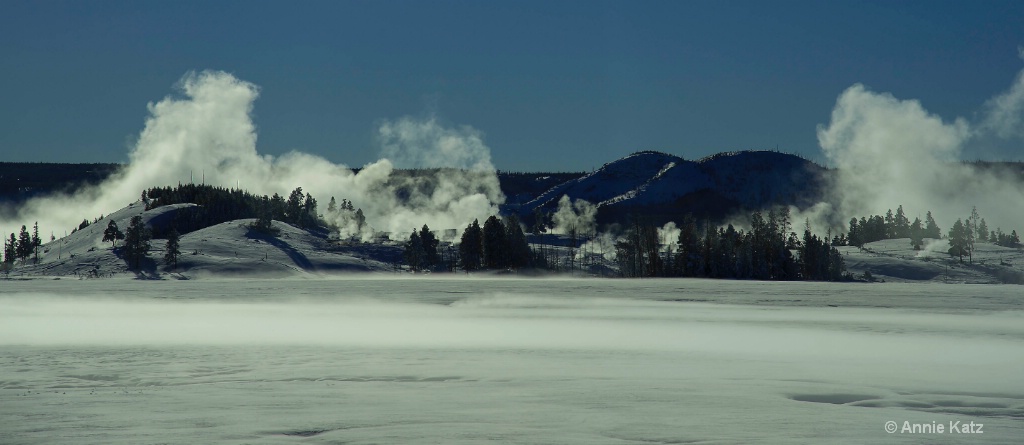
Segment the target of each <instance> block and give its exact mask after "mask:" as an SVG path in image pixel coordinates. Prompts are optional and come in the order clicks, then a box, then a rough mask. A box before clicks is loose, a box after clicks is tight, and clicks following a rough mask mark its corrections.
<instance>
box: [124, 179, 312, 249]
mask: <svg viewBox="0 0 1024 445" xmlns="http://www.w3.org/2000/svg"><path fill="white" fill-rule="evenodd" d="M142 201H143V203H144V204H145V206H146V210H151V209H155V208H158V207H161V206H165V205H171V204H185V203H192V204H197V205H198V206H199V207H198V208H196V209H194V210H193V211H191V212H182V213H181V214H179V216H178V217H177V218H176V219H175V221H174V223H173V224H172V225H171V227H168V228H164V229H160V230H155V231H154V233H153V235H154V236H155V237H157V238H163V237H166V233H163V232H162V230H170V229H172V228H173V229H174V230H177V231H178V232H179V233H189V232H192V231H195V230H199V229H203V228H206V227H210V226H213V225H216V224H220V223H223V222H227V221H232V220H236V219H244V218H255V219H256V221H255V222H254V223H253V226H252V227H253V228H254V229H257V230H262V231H265V232H270V231H271V221H273V220H277V221H282V222H285V223H288V224H291V225H293V226H296V227H299V228H303V229H313V228H316V227H325V226H326V225H327V224H326V223H325V222H324V221H323V218H322V217H321V216H320V215H319V214H318V213H317V200H316V198H314V197H313V196H312V195H310V194H309V193H305V192H303V190H302V187H296V188H295V190H292V192H291V193H290V194H289V195H288V198H287V199H285V198H282V197H281V196H280V195H278V194H277V193H275V194H274V195H273V196H266V195H263V196H260V195H255V194H251V193H249V192H246V191H244V190H239V189H226V188H222V187H214V186H211V185H197V184H184V185H183V184H178V186H177V187H154V188H151V189H148V190H145V191H143V192H142Z"/></svg>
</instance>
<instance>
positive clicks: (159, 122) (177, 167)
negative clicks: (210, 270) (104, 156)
mask: <svg viewBox="0 0 1024 445" xmlns="http://www.w3.org/2000/svg"><path fill="white" fill-rule="evenodd" d="M177 89H178V91H179V93H180V94H178V95H172V96H167V97H165V98H164V99H162V100H160V101H158V102H156V103H150V104H149V105H148V110H149V116H148V117H147V118H146V122H145V127H144V129H143V130H142V132H141V133H140V134H139V137H138V140H137V142H136V143H135V145H134V147H133V148H132V149H131V152H130V154H129V162H128V164H127V165H126V166H125V168H124V169H122V170H121V171H120V172H118V173H116V174H114V175H112V176H111V177H110V178H108V179H107V180H106V181H104V182H103V183H101V184H99V185H98V186H95V187H89V188H84V189H82V190H80V191H77V192H76V193H74V194H72V195H65V194H57V195H51V196H46V197H41V198H36V199H32V200H30V201H28V202H27V203H25V204H24V205H23V206H21V207H20V208H19V209H17V210H16V211H14V212H13V213H14V214H13V216H11V217H8V218H5V219H4V220H3V221H0V228H4V230H11V228H14V227H17V226H20V225H22V224H26V225H31V224H32V222H34V221H39V224H40V229H41V232H42V233H49V232H50V231H53V232H54V233H60V232H61V231H62V230H64V229H71V228H72V227H75V226H77V225H78V223H79V222H80V221H81V220H82V219H83V218H88V219H92V218H95V217H98V216H99V215H101V214H107V213H110V212H113V211H115V210H117V209H120V208H122V207H124V206H126V205H128V204H129V203H131V202H134V201H137V200H138V199H139V197H140V194H141V192H142V190H144V189H147V188H149V187H154V186H173V185H175V184H178V183H188V182H189V181H194V182H195V183H200V182H201V181H202V182H205V183H206V184H209V185H215V186H221V187H229V188H234V187H236V186H238V187H240V188H242V189H245V190H248V191H250V192H253V193H257V194H266V195H273V194H274V193H278V194H280V195H282V196H284V197H287V195H288V193H289V192H290V191H291V190H293V189H295V188H296V187H302V188H303V191H305V192H308V193H310V194H312V195H313V196H314V197H316V198H317V200H318V201H319V204H320V206H321V208H320V211H321V212H323V211H324V210H325V209H326V205H327V202H328V200H329V199H330V197H332V196H333V197H336V198H337V200H339V201H340V200H342V199H348V200H349V201H351V202H352V204H353V205H354V206H355V207H357V208H362V209H363V212H364V214H365V216H366V223H367V224H368V226H369V227H370V228H372V229H375V230H379V231H387V232H402V233H404V232H406V231H409V230H412V229H413V228H418V227H421V226H422V225H423V224H429V225H430V226H431V228H434V229H435V230H438V229H461V228H463V227H465V226H466V225H467V224H468V223H469V222H471V221H472V220H473V219H475V218H479V219H483V218H486V217H487V216H489V215H492V214H495V213H497V206H498V205H499V204H501V203H502V202H503V201H504V196H503V195H502V193H501V191H500V189H499V187H498V179H497V176H496V173H495V171H494V167H493V166H492V165H491V162H490V150H489V149H488V147H487V146H486V145H485V144H484V143H483V136H482V134H481V133H480V132H479V131H477V130H475V129H473V128H471V127H468V126H462V127H458V128H447V127H445V126H443V125H441V124H440V123H438V121H437V120H436V119H435V118H425V119H417V118H412V117H403V118H400V119H398V120H396V121H391V120H384V121H382V122H381V124H380V128H379V129H378V131H377V133H378V135H379V141H380V144H381V154H382V156H383V157H382V158H381V159H380V160H379V161H376V162H373V163H370V164H368V165H365V166H363V167H362V168H361V169H360V171H359V173H354V172H353V171H352V170H351V169H350V168H349V167H348V166H345V165H340V164H334V163H332V162H330V161H328V160H326V159H324V158H322V157H319V156H315V155H310V154H306V153H302V152H297V151H293V152H291V153H288V154H285V155H283V156H280V157H273V156H268V155H261V154H259V152H258V151H257V147H256V143H257V131H256V127H255V125H254V124H253V121H252V113H253V105H254V102H255V100H256V99H257V98H258V97H259V87H257V86H256V85H254V84H252V83H249V82H246V81H244V80H240V79H238V78H236V77H234V76H233V75H231V74H228V73H225V72H220V71H203V72H200V73H189V74H187V75H186V76H185V77H183V78H182V79H181V81H180V82H179V84H178V85H177ZM420 167H428V168H433V169H436V170H432V171H431V172H430V173H429V174H423V175H417V176H415V177H411V176H410V175H401V174H397V173H396V168H420ZM344 223H345V222H342V224H339V226H341V227H343V228H344V227H349V225H347V224H344ZM370 228H366V229H364V233H349V234H348V235H362V236H363V237H364V238H366V237H368V236H369V230H371V229H370Z"/></svg>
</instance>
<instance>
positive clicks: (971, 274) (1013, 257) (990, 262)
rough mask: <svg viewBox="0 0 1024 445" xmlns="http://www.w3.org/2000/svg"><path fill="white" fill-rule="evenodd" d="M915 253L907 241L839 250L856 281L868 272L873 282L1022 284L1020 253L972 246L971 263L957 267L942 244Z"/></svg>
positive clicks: (1022, 253)
mask: <svg viewBox="0 0 1024 445" xmlns="http://www.w3.org/2000/svg"><path fill="white" fill-rule="evenodd" d="M925 242H926V244H925V247H924V248H923V249H922V250H920V251H915V250H914V249H913V248H912V247H911V245H910V240H909V239H907V238H900V239H890V240H883V241H876V242H873V243H867V244H865V245H864V248H863V249H861V248H857V247H852V246H849V247H840V248H839V250H840V251H841V252H842V253H843V258H844V261H845V262H846V268H847V270H848V271H849V272H850V273H853V274H854V275H855V276H856V277H858V278H861V277H863V275H864V273H865V272H870V273H871V275H872V276H873V277H874V278H875V279H877V280H884V281H895V282H919V281H934V282H940V283H970V284H980V283H1012V284H1024V251H1022V250H1021V249H1018V248H1010V247H1002V246H997V245H994V244H989V243H978V244H975V251H974V258H973V261H971V260H969V259H968V258H967V257H964V262H963V263H960V261H959V259H958V258H952V257H950V256H949V254H948V253H946V250H947V249H948V248H949V244H948V243H947V242H946V240H933V239H927V240H925Z"/></svg>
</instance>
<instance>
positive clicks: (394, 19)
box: [0, 0, 1024, 171]
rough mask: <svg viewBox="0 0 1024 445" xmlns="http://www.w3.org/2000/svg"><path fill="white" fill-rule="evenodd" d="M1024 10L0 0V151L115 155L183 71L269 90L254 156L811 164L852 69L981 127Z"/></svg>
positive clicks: (1023, 24) (1002, 5) (877, 87)
mask: <svg viewBox="0 0 1024 445" xmlns="http://www.w3.org/2000/svg"><path fill="white" fill-rule="evenodd" d="M1020 45H1024V2H1020V1H1009V2H1001V1H984V2H967V1H963V2H947V1H905V2H904V1H882V2H860V1H858V2H839V1H825V2H822V1H815V2H794V1H782V2H777V1H771V2H768V1H757V2H726V1H708V2H697V1H671V2H655V1H625V2H601V1H542V2H530V1H526V2H498V1H357V2H352V1H330V2H316V1H309V2H259V1H244V2H236V1H203V2H193V1H174V2H169V1H168V2H156V1H131V2H110V1H89V2H81V1H76V2H66V3H65V2H47V1H32V2H23V1H11V0H3V1H2V2H0V55H2V56H0V160H2V161H53V162H124V161H126V160H127V153H128V146H129V144H130V143H131V140H132V139H133V138H134V137H135V136H136V135H137V134H138V132H139V131H140V130H141V129H142V127H143V125H144V120H145V118H146V116H147V111H146V104H147V103H148V102H155V101H158V100H160V99H161V98H163V97H165V96H167V95H169V94H172V93H173V92H174V85H175V83H176V82H177V81H178V80H179V79H180V78H181V77H182V76H183V75H184V74H185V73H187V72H188V71H191V70H204V69H213V70H224V71H227V72H230V73H232V74H234V75H235V76H237V77H238V78H240V79H244V80H247V81H249V82H252V83H254V84H256V85H259V86H260V88H261V95H260V98H259V100H257V102H256V105H255V111H254V119H255V122H256V125H257V127H258V132H259V142H258V147H259V151H260V152H261V153H265V154H273V155H277V154H281V153H284V152H286V151H289V150H300V151H305V152H309V153H315V154H318V155H321V156H323V157H325V158H327V159H329V160H331V161H334V162H339V163H345V164H348V165H351V166H359V165H362V164H365V163H367V162H370V161H372V160H375V159H377V157H378V147H377V144H376V142H375V140H374V134H375V131H376V128H377V126H378V125H379V123H380V122H381V121H382V120H384V119H397V118H400V117H402V116H426V115H436V116H437V118H438V119H440V120H441V121H442V122H444V123H446V124H447V125H452V126H458V125H470V126H472V127H474V128H476V129H478V130H480V131H482V132H483V133H484V135H485V142H486V143H487V145H488V146H489V147H490V148H491V149H492V155H493V159H494V164H495V165H496V166H497V167H498V168H499V169H502V170H520V171H523V170H527V171H539V170H544V171H552V170H590V169H592V168H594V167H598V166H600V165H601V164H603V163H605V162H608V161H611V160H614V159H616V158H619V157H621V156H624V155H626V154H628V153H630V152H633V151H637V150H645V149H650V150H660V151H665V152H670V153H674V154H678V155H681V156H684V157H687V158H697V157H701V156H704V155H708V154H712V153H716V152H720V151H730V150H743V149H769V148H775V147H778V148H779V149H780V150H784V151H791V152H797V153H800V154H803V155H805V156H808V157H811V158H812V159H821V156H820V155H819V154H818V153H819V148H818V143H817V136H816V127H817V126H818V125H819V124H827V123H828V120H829V117H830V113H831V110H832V108H833V106H834V105H835V101H836V98H837V97H838V96H839V94H840V93H842V92H843V90H845V89H846V88H848V87H849V86H851V85H852V84H854V83H862V84H864V85H866V86H867V87H868V88H870V89H872V90H874V91H879V92H890V93H892V94H893V95H895V96H896V97H898V98H901V99H919V100H920V101H921V102H922V104H923V105H924V107H925V108H926V109H928V110H929V111H931V112H933V113H936V114H938V115H940V116H941V117H943V118H944V119H947V120H952V119H954V118H956V117H958V116H962V117H965V118H967V119H971V118H972V116H974V115H975V113H977V112H979V109H980V107H981V105H982V104H983V103H984V102H985V100H987V99H988V98H990V97H992V96H994V95H996V94H998V93H1000V92H1002V91H1003V90H1005V89H1006V88H1007V87H1008V86H1009V85H1010V84H1011V83H1012V81H1013V79H1014V77H1015V76H1016V75H1017V72H1018V71H1020V70H1021V68H1024V61H1022V60H1021V59H1020V58H1019V57H1018V47H1019V46H1020Z"/></svg>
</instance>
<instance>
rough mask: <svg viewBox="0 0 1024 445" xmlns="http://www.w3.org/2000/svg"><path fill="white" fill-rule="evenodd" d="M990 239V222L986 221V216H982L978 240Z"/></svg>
mask: <svg viewBox="0 0 1024 445" xmlns="http://www.w3.org/2000/svg"><path fill="white" fill-rule="evenodd" d="M988 239H989V231H988V224H986V223H985V218H981V221H980V222H978V241H982V242H984V241H987V240H988Z"/></svg>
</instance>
